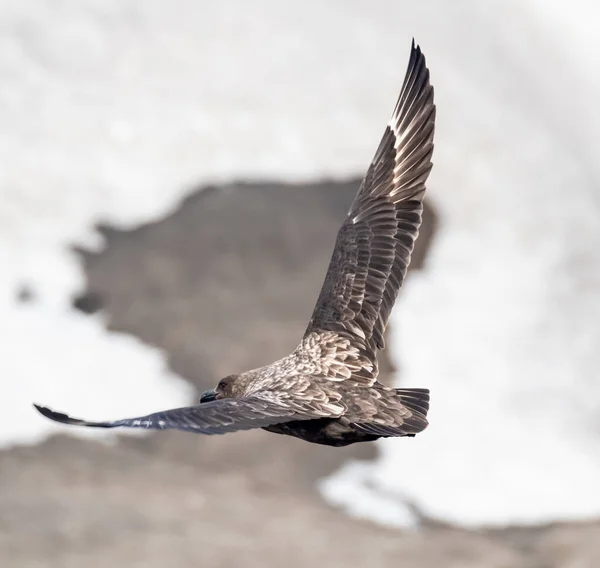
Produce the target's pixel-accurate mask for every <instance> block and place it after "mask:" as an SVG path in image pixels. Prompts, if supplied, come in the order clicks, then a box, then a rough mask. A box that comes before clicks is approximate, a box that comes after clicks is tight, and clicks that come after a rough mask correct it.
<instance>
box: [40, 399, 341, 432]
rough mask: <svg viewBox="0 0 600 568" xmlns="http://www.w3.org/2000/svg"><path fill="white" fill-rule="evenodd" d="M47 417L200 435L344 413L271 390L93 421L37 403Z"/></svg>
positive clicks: (336, 407)
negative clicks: (120, 417) (111, 419)
mask: <svg viewBox="0 0 600 568" xmlns="http://www.w3.org/2000/svg"><path fill="white" fill-rule="evenodd" d="M34 406H35V408H36V409H37V410H38V411H39V412H40V413H41V414H43V415H44V416H45V417H47V418H50V419H51V420H54V421H55V422H61V423H62V424H73V425H77V426H88V427H92V428H119V427H125V428H147V429H154V430H167V429H173V428H174V429H177V430H185V431H188V432H196V433H198V434H226V433H227V432H235V431H237V430H250V429H252V428H262V427H264V426H272V425H274V424H281V423H283V422H289V421H291V420H312V419H315V418H323V417H327V416H329V417H332V418H334V417H336V416H339V415H341V414H342V412H343V410H344V409H343V407H342V406H341V405H335V404H330V405H327V406H319V405H317V404H312V403H311V402H310V401H295V400H292V399H289V398H287V399H284V398H280V399H278V398H276V397H269V396H268V393H267V394H266V395H264V396H261V394H260V393H258V394H257V395H254V396H251V397H247V398H223V399H220V400H215V401H213V402H205V403H202V404H197V405H194V406H187V407H183V408H174V409H171V410H163V411H161V412H155V413H154V414H148V415H146V416H138V417H136V418H125V419H123V420H114V421H107V422H90V421H88V420H81V419H79V418H72V417H71V416H69V415H67V414H63V413H61V412H55V411H54V410H51V409H49V408H46V407H43V406H38V405H37V404H35V405H34Z"/></svg>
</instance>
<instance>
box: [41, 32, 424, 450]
mask: <svg viewBox="0 0 600 568" xmlns="http://www.w3.org/2000/svg"><path fill="white" fill-rule="evenodd" d="M434 122H435V105H434V103H433V88H432V87H431V85H430V83H429V71H428V69H427V67H426V65H425V58H424V57H423V55H422V53H421V50H420V49H419V48H418V47H415V45H414V42H413V45H412V49H411V54H410V61H409V64H408V70H407V72H406V77H405V79H404V84H403V86H402V90H401V93H400V97H399V99H398V102H397V104H396V107H395V108H394V112H393V113H392V117H391V119H390V122H389V123H388V126H387V128H386V130H385V133H384V135H383V139H382V140H381V143H380V144H379V148H378V149H377V152H376V153H375V157H374V158H373V161H372V163H371V165H370V167H369V169H368V171H367V174H366V176H365V179H364V180H363V182H362V184H361V186H360V189H359V191H358V193H357V195H356V198H355V199H354V202H353V203H352V205H351V207H350V210H349V212H348V215H347V216H346V219H345V221H344V223H343V224H342V227H341V229H340V231H339V233H338V236H337V240H336V244H335V248H334V251H333V256H332V258H331V262H330V265H329V268H328V270H327V275H326V277H325V282H324V284H323V288H322V290H321V293H320V294H319V298H318V300H317V304H316V306H315V309H314V312H313V314H312V317H311V319H310V322H309V324H308V328H307V330H306V332H305V334H304V337H303V338H302V341H301V342H300V345H299V346H298V347H297V348H296V349H295V350H294V351H293V352H292V353H291V354H290V355H288V356H287V357H284V358H283V359H281V360H279V361H276V362H275V363H272V364H270V365H266V366H265V367H261V368H259V369H254V370H251V371H246V372H243V373H240V374H239V375H231V376H229V377H226V378H224V379H222V380H221V381H220V382H219V384H218V385H217V387H216V389H215V390H214V391H207V392H206V393H204V394H203V395H202V397H201V399H200V404H197V405H195V406H190V407H185V408H178V409H173V410H166V411H163V412H157V413H155V414H150V415H148V416H142V417H138V418H128V419H124V420H116V421H112V422H89V421H85V420H79V419H76V418H71V417H69V416H68V415H66V414H62V413H59V412H54V411H52V410H50V409H48V408H44V407H40V406H36V408H37V409H38V410H39V411H40V412H41V413H42V414H43V415H44V416H47V417H48V418H51V419H52V420H55V421H57V422H63V423H65V424H78V425H82V426H91V427H98V428H115V427H119V426H124V427H132V428H155V429H167V428H176V429H179V430H187V431H191V432H197V433H202V434H223V433H226V432H233V431H236V430H248V429H252V428H264V429H265V430H268V431H269V432H275V433H278V434H286V435H290V436H295V437H297V438H301V439H303V440H306V441H309V442H314V443H319V444H327V445H331V446H345V445H347V444H352V443H355V442H364V441H371V440H376V439H377V438H380V437H389V436H414V435H415V434H417V433H419V432H421V431H422V430H423V429H424V428H425V427H426V426H427V418H426V416H427V412H428V410H429V391H428V390H427V389H411V388H406V389H393V388H388V387H386V386H384V385H383V384H381V383H379V382H378V381H377V374H378V369H377V353H378V351H379V350H380V349H383V348H384V340H383V334H384V331H385V328H386V325H387V322H388V319H389V316H390V312H391V310H392V307H393V305H394V302H395V300H396V296H397V295H398V290H399V289H400V287H401V286H402V283H403V281H404V277H405V276H406V271H407V268H408V264H409V262H410V256H411V253H412V250H413V247H414V243H415V239H416V238H417V234H418V231H419V227H420V225H421V213H422V210H423V204H422V202H423V195H424V193H425V181H426V179H427V177H428V175H429V172H430V170H431V155H432V152H433V131H434Z"/></svg>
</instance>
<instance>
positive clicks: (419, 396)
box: [395, 389, 429, 417]
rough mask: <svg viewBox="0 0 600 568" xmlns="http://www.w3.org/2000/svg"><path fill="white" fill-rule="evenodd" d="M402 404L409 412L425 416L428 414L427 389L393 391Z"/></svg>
mask: <svg viewBox="0 0 600 568" xmlns="http://www.w3.org/2000/svg"><path fill="white" fill-rule="evenodd" d="M395 390H396V394H397V395H399V396H400V398H401V399H402V404H403V405H404V406H406V408H408V409H409V410H410V411H411V412H416V413H418V414H422V415H423V417H426V416H427V413H428V412H429V389H395Z"/></svg>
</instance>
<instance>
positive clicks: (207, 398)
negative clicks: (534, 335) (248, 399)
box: [200, 375, 241, 402]
mask: <svg viewBox="0 0 600 568" xmlns="http://www.w3.org/2000/svg"><path fill="white" fill-rule="evenodd" d="M238 378H239V375H229V376H228V377H225V378H224V379H221V380H220V381H219V382H218V384H217V386H216V388H215V389H211V390H207V391H204V392H203V393H202V395H200V402H212V401H213V400H219V399H220V398H235V397H236V396H240V394H241V392H240V391H241V388H240V387H241V385H240V384H239V383H238V382H236V381H237V379H238Z"/></svg>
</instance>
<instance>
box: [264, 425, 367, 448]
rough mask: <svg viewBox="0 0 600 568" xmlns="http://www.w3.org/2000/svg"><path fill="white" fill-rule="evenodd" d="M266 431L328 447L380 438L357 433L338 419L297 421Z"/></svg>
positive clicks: (271, 427) (268, 427)
mask: <svg viewBox="0 0 600 568" xmlns="http://www.w3.org/2000/svg"><path fill="white" fill-rule="evenodd" d="M264 430H267V431H268V432H272V433H274V434H284V435H286V436H294V437H295V438H300V439H302V440H305V441H306V442H312V443H313V444H323V445H326V446H337V447H341V446H348V445H350V444H356V443H357V442H372V441H373V440H377V439H378V438H379V436H374V435H371V434H364V433H362V432H357V431H356V430H354V429H353V428H352V426H350V425H347V424H342V423H341V422H340V421H339V420H338V419H337V418H318V419H316V420H296V421H293V422H284V423H282V424H275V425H274V426H265V427H264Z"/></svg>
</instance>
